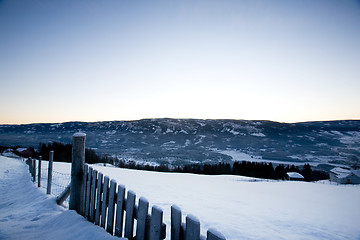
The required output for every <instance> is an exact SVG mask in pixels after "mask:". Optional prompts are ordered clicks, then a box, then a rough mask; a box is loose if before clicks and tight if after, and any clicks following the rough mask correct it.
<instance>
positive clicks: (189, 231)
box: [185, 214, 200, 240]
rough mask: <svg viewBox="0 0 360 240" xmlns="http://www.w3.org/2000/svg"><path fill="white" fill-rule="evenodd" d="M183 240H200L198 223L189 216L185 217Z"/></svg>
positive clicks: (193, 217)
mask: <svg viewBox="0 0 360 240" xmlns="http://www.w3.org/2000/svg"><path fill="white" fill-rule="evenodd" d="M185 240H200V221H199V219H197V217H195V216H193V215H191V214H189V215H187V216H186V232H185Z"/></svg>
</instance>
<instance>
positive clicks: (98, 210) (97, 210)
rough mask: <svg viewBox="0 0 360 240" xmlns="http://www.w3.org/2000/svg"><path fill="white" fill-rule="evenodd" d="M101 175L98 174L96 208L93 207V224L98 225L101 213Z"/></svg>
mask: <svg viewBox="0 0 360 240" xmlns="http://www.w3.org/2000/svg"><path fill="white" fill-rule="evenodd" d="M102 184H103V174H102V173H101V172H99V173H98V180H97V187H96V188H97V190H96V191H97V195H96V206H95V221H94V222H95V224H96V225H98V226H99V225H100V213H101V194H102Z"/></svg>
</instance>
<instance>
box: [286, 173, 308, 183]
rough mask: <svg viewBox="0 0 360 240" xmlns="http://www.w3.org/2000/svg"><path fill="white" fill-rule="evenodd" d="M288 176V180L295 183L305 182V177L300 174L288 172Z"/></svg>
mask: <svg viewBox="0 0 360 240" xmlns="http://www.w3.org/2000/svg"><path fill="white" fill-rule="evenodd" d="M286 175H287V179H288V180H294V181H303V180H304V176H303V175H301V174H300V173H298V172H287V173H286Z"/></svg>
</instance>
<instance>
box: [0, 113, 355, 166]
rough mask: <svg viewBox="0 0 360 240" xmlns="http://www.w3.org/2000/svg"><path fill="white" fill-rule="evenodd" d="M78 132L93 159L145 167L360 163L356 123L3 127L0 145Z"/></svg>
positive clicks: (65, 138) (167, 121)
mask: <svg viewBox="0 0 360 240" xmlns="http://www.w3.org/2000/svg"><path fill="white" fill-rule="evenodd" d="M78 131H81V132H85V133H86V134H87V147H90V148H93V149H95V150H96V151H97V152H98V153H101V154H110V155H115V156H117V157H118V158H119V159H125V160H129V161H140V162H145V163H148V164H170V165H183V164H188V163H217V162H219V161H223V162H233V161H235V160H237V161H241V160H254V161H262V160H269V161H274V162H284V163H296V164H302V163H306V162H310V163H313V164H314V165H320V164H325V165H326V164H327V165H334V166H335V165H344V166H351V165H354V164H355V165H358V164H359V161H360V160H359V159H360V147H359V142H360V120H336V121H312V122H300V123H281V122H275V121H268V120H234V119H172V118H152V119H141V120H130V121H101V122H80V121H71V122H64V123H34V124H22V125H11V124H5V125H4V124H3V125H0V144H1V145H20V146H32V147H37V146H38V144H39V143H48V142H54V141H58V142H63V143H71V137H72V135H73V134H74V133H75V132H78ZM241 154H242V155H241ZM244 154H246V155H244Z"/></svg>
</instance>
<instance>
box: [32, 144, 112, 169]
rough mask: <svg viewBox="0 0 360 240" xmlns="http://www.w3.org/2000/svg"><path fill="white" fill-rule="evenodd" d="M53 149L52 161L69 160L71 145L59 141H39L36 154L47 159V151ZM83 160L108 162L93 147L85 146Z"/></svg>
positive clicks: (87, 161) (91, 162)
mask: <svg viewBox="0 0 360 240" xmlns="http://www.w3.org/2000/svg"><path fill="white" fill-rule="evenodd" d="M50 151H54V161H55V162H71V155H72V145H71V144H64V143H59V142H53V143H49V144H44V143H41V144H40V145H39V148H38V153H37V156H35V157H39V156H41V157H42V159H46V160H47V159H49V152H50ZM85 162H86V163H90V164H93V163H102V162H109V161H108V160H107V158H106V157H105V156H104V157H100V156H98V155H97V154H96V152H95V151H94V150H93V149H89V148H86V149H85Z"/></svg>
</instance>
